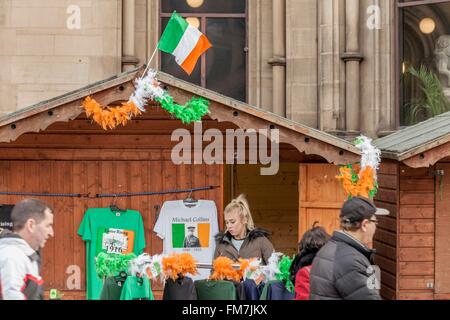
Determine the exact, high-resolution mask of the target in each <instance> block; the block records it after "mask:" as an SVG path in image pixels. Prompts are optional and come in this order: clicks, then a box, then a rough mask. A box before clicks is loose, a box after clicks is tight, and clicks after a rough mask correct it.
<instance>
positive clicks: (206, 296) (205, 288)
mask: <svg viewBox="0 0 450 320" xmlns="http://www.w3.org/2000/svg"><path fill="white" fill-rule="evenodd" d="M195 289H196V290H197V297H198V300H237V294H236V287H235V286H234V284H233V282H231V281H225V280H197V281H195Z"/></svg>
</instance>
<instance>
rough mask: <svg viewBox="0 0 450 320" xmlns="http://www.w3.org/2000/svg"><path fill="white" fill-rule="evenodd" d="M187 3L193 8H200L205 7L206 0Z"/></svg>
mask: <svg viewBox="0 0 450 320" xmlns="http://www.w3.org/2000/svg"><path fill="white" fill-rule="evenodd" d="M186 2H187V4H188V5H189V7H191V8H199V7H201V6H202V5H203V2H205V0H186Z"/></svg>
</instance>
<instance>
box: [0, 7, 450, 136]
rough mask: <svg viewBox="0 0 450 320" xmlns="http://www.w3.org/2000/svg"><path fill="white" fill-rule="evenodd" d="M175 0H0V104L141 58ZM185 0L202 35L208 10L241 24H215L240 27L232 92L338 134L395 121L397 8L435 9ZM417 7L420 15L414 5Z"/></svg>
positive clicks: (15, 104)
mask: <svg viewBox="0 0 450 320" xmlns="http://www.w3.org/2000/svg"><path fill="white" fill-rule="evenodd" d="M184 1H185V0H183V1H182V0H177V1H173V0H167V1H166V0H164V1H162V2H161V0H0V43H1V46H0V97H1V98H2V99H0V113H1V114H4V113H7V112H11V111H14V110H17V109H20V108H24V107H26V106H29V105H31V104H33V103H37V102H39V101H42V100H44V99H46V98H50V97H53V96H56V95H60V94H63V93H66V92H68V91H71V90H73V89H77V88H80V87H82V86H84V85H87V84H89V83H92V82H94V81H98V80H101V79H104V78H106V77H108V76H112V75H115V74H117V73H119V72H121V71H124V70H128V69H130V68H133V67H134V66H137V65H139V64H142V63H145V62H146V61H147V60H148V58H149V57H150V56H151V55H152V53H153V50H154V48H155V46H156V43H157V39H158V37H159V35H160V32H161V29H162V25H163V19H167V15H168V12H169V11H170V10H172V9H177V8H178V7H177V5H178V4H179V3H182V2H183V3H184ZM186 2H187V4H188V5H189V6H190V7H191V8H190V9H189V10H191V11H189V12H190V13H189V14H188V16H192V17H199V20H198V21H201V23H202V24H203V23H206V26H205V27H202V28H203V29H202V30H207V32H206V33H207V36H208V32H209V31H208V30H209V29H208V28H210V30H213V27H214V26H211V23H210V21H213V19H215V18H216V19H218V20H217V21H219V20H220V19H222V20H223V21H226V19H241V20H242V21H244V23H245V25H244V26H243V27H242V25H241V26H240V27H239V26H234V27H232V28H231V29H226V27H225V29H220V28H219V29H217V30H219V31H217V32H219V36H223V38H224V39H225V38H226V36H227V35H228V31H225V32H224V31H223V30H231V31H230V34H231V33H233V32H234V31H233V30H237V28H240V29H239V30H240V31H239V32H240V33H239V35H238V36H239V37H241V38H242V37H244V38H242V39H243V40H242V44H239V46H241V47H240V48H238V49H236V50H237V51H236V52H237V53H236V54H239V57H241V55H242V52H239V50H241V49H242V50H243V51H244V57H245V59H244V60H243V61H244V64H243V65H245V66H244V67H245V70H244V71H243V73H242V74H244V75H245V78H244V79H243V80H242V83H240V84H239V85H240V86H244V87H243V88H240V89H242V92H245V97H241V98H240V99H242V100H246V101H247V102H248V103H250V104H253V105H256V106H258V107H261V108H263V109H266V110H269V111H272V112H274V113H277V114H280V115H282V116H285V117H287V118H289V119H293V120H295V121H298V122H300V123H304V124H306V125H308V126H312V127H315V128H318V129H321V130H325V131H327V132H331V133H333V134H336V135H340V136H344V137H351V136H354V135H356V134H358V133H359V132H362V133H365V134H367V135H369V136H372V137H377V136H382V135H385V134H387V133H389V132H392V131H393V130H396V129H398V127H399V126H400V125H401V121H400V119H399V117H400V112H399V105H400V103H399V100H400V98H399V97H400V96H401V94H400V90H401V85H399V83H400V82H399V75H398V74H397V73H398V71H399V70H400V69H401V68H400V67H399V63H398V61H399V56H400V54H399V48H402V45H400V44H399V43H400V42H401V39H402V37H401V35H400V33H399V30H404V28H403V27H401V26H402V25H401V24H402V23H404V21H406V20H408V17H407V16H405V15H404V14H403V12H402V11H401V10H404V9H405V8H403V6H410V5H411V4H414V2H420V3H421V5H422V6H425V7H424V9H423V10H422V12H425V13H427V12H428V13H430V14H431V15H432V13H433V12H435V13H436V12H441V11H442V10H438V9H439V8H438V9H435V10H434V11H433V8H431V7H433V5H432V4H431V3H432V2H433V1H428V2H429V3H430V4H429V5H427V4H426V2H427V1H400V0H399V1H392V0H214V2H215V3H216V4H217V5H220V2H223V3H228V4H230V3H231V5H230V6H229V8H230V10H229V12H219V13H217V12H214V11H217V7H214V5H213V6H212V7H211V8H210V9H208V5H209V3H211V0H186ZM208 2H209V3H208ZM435 2H436V1H434V3H435ZM441 2H444V1H441ZM163 3H164V5H163ZM171 3H173V8H172V7H170V6H171ZM176 3H178V4H176ZM424 3H425V4H424ZM184 5H186V4H184ZM438 5H443V6H446V5H448V3H444V4H438ZM164 6H166V7H167V6H168V7H167V8H166V9H164V8H163V7H164ZM196 6H198V7H197V8H198V9H196V8H195V7H196ZM242 8H244V9H242ZM408 8H409V7H408ZM430 8H431V9H430ZM406 9H407V8H406ZM440 9H442V8H440ZM164 10H167V11H166V13H165V15H164ZM202 10H203V11H202ZM411 10H413V9H411ZM225 11H226V10H225ZM416 11H417V10H416ZM419 11H420V10H419ZM449 11H450V10H449ZM208 14H210V15H209V16H208ZM233 15H234V16H233ZM416 18H417V19H418V22H419V21H421V20H420V19H421V17H420V15H418V16H417V17H416ZM208 19H209V20H208ZM440 19H441V21H444V20H445V17H442V16H441V17H440ZM222 20H221V21H222ZM229 21H231V20H229ZM233 21H236V20H233ZM208 24H209V25H210V26H211V27H208ZM224 24H227V23H226V22H225V23H224ZM438 24H439V23H438ZM230 25H231V24H230ZM216 27H217V25H216ZM220 30H222V31H220ZM242 30H243V31H242ZM212 32H213V31H210V33H212ZM220 32H222V34H221V33H220ZM236 32H238V31H236ZM211 36H212V37H214V36H213V35H211ZM236 39H237V38H232V39H231V40H230V43H236V41H235V40H236ZM224 43H225V42H224ZM213 44H214V41H213ZM430 46H433V45H432V44H431V45H430ZM218 50H221V49H218ZM233 50H234V49H233ZM234 54H235V53H234V51H233V52H231V56H229V58H230V59H232V58H233V55H234ZM218 56H219V55H217V57H218ZM164 59H166V60H164ZM167 59H168V58H167V57H166V58H163V57H161V54H160V53H158V54H157V55H156V59H154V60H153V61H152V66H153V67H156V68H160V69H163V71H166V70H164V68H161V65H162V64H163V61H167ZM206 59H209V58H208V57H206ZM237 60H238V59H234V60H228V62H226V63H225V64H227V63H230V61H237ZM218 61H219V62H218V63H220V60H218ZM216 62H217V61H216ZM170 63H175V62H173V61H172V62H170ZM202 63H204V65H203V66H201V67H199V68H203V69H202V70H203V71H201V72H200V71H199V72H200V73H199V80H198V81H199V84H202V85H205V83H212V82H214V81H215V83H218V84H217V85H218V86H219V88H220V85H221V84H220V83H221V82H222V81H221V79H220V78H218V79H214V81H213V80H212V78H213V77H212V75H208V72H209V71H204V69H205V68H208V67H209V64H208V63H209V62H208V61H206V62H205V61H203V62H202ZM213 66H214V65H213ZM400 66H401V63H400ZM238 68H242V67H238ZM171 70H172V69H171ZM216 70H217V69H216ZM169 71H170V70H169ZM241 71H242V70H241ZM233 72H235V71H233ZM175 75H176V74H175ZM215 76H216V78H217V77H220V74H219V75H215ZM235 76H236V79H237V77H238V75H237V73H235ZM205 77H209V78H211V82H210V81H209V79H206V80H205ZM226 77H228V81H229V82H231V83H232V82H233V81H232V80H231V79H233V74H232V73H230V74H228V75H226V76H224V82H226V79H225V78H226ZM188 80H190V79H188ZM206 86H207V85H206ZM212 87H213V89H215V87H214V86H212ZM238 89H239V88H238ZM216 91H219V92H220V89H216ZM224 94H226V92H225V91H224Z"/></svg>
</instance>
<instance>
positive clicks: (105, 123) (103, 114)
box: [82, 97, 141, 130]
mask: <svg viewBox="0 0 450 320" xmlns="http://www.w3.org/2000/svg"><path fill="white" fill-rule="evenodd" d="M82 106H83V108H84V111H85V112H86V116H87V117H88V118H89V117H92V120H94V121H95V122H96V123H98V124H99V125H100V126H101V127H102V128H103V130H108V129H115V128H116V127H117V126H119V125H122V126H125V125H126V124H127V123H128V121H129V120H131V117H132V116H137V115H140V114H141V111H140V110H139V109H138V108H137V107H136V105H135V104H134V103H133V102H127V103H122V106H121V107H107V108H104V107H102V106H101V105H100V104H99V103H98V102H97V101H95V99H93V98H91V97H86V98H85V99H84V100H83V103H82Z"/></svg>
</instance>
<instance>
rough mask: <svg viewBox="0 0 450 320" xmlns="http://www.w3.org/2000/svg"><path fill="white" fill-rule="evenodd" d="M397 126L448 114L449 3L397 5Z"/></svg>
mask: <svg viewBox="0 0 450 320" xmlns="http://www.w3.org/2000/svg"><path fill="white" fill-rule="evenodd" d="M397 7H398V22H399V29H398V30H399V32H398V39H399V46H398V54H399V66H398V74H399V76H398V79H397V80H398V81H397V83H398V84H399V92H400V94H399V99H398V100H399V108H398V110H399V112H398V119H399V125H400V126H408V125H412V124H415V123H417V122H420V121H423V120H426V119H428V118H430V117H433V116H436V115H438V114H440V113H442V112H446V111H450V1H440V0H438V1H436V0H430V1H411V0H403V1H398V3H397Z"/></svg>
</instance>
